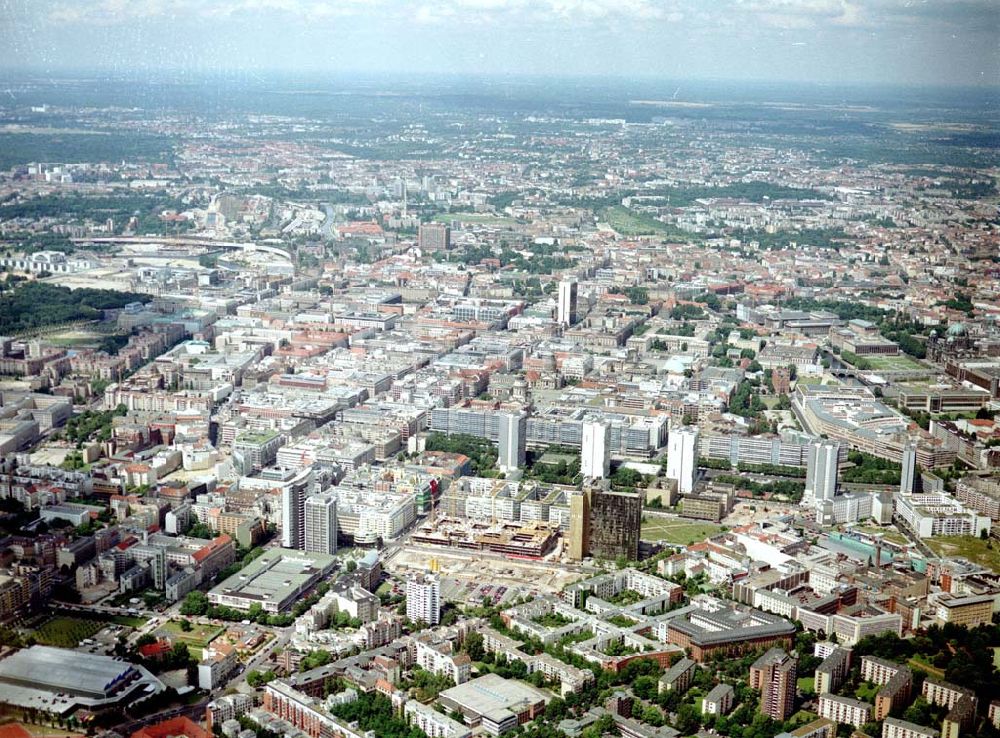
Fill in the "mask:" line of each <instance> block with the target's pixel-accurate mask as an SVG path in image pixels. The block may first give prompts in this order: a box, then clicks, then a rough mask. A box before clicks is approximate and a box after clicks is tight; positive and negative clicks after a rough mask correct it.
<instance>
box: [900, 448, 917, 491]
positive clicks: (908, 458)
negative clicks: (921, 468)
mask: <svg viewBox="0 0 1000 738" xmlns="http://www.w3.org/2000/svg"><path fill="white" fill-rule="evenodd" d="M902 462H903V469H902V472H901V473H900V475H899V491H900V493H902V494H904V495H909V494H912V493H914V492H916V491H917V490H916V487H917V447H916V446H914V445H913V444H911V443H908V444H906V446H905V447H904V448H903V459H902Z"/></svg>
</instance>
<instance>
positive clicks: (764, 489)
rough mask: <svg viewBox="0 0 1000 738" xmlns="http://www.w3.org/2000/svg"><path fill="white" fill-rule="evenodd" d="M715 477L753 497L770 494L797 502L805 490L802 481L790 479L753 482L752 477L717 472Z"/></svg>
mask: <svg viewBox="0 0 1000 738" xmlns="http://www.w3.org/2000/svg"><path fill="white" fill-rule="evenodd" d="M715 479H716V481H718V482H721V483H722V484H731V485H733V486H734V487H736V489H745V490H747V491H748V492H750V493H751V494H752V495H753V496H754V497H763V496H764V495H768V494H771V495H777V496H779V497H783V498H785V499H787V500H788V501H789V502H798V501H799V500H801V499H802V495H803V494H805V491H806V485H805V483H804V482H796V481H793V480H791V479H778V480H775V481H773V482H755V481H753V480H752V479H747V478H746V477H740V476H737V475H735V474H719V475H718V476H717V477H715Z"/></svg>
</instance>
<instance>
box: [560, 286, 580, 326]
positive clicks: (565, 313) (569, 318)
mask: <svg viewBox="0 0 1000 738" xmlns="http://www.w3.org/2000/svg"><path fill="white" fill-rule="evenodd" d="M576 291H577V284H576V282H575V281H572V280H569V281H565V282H560V283H559V304H558V309H557V312H556V320H557V321H558V323H559V324H560V325H566V326H569V325H573V324H574V323H575V322H576Z"/></svg>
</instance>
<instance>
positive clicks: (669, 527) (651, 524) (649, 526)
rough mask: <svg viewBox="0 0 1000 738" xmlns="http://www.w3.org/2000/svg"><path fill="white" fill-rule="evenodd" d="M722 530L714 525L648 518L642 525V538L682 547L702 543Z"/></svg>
mask: <svg viewBox="0 0 1000 738" xmlns="http://www.w3.org/2000/svg"><path fill="white" fill-rule="evenodd" d="M721 530H722V526H721V525H716V524H715V523H688V522H678V521H676V520H672V519H669V518H654V517H653V516H649V518H648V519H647V520H646V521H645V522H644V523H643V524H642V538H643V540H645V541H664V542H666V543H675V544H679V545H682V546H689V545H691V544H692V543H698V542H699V541H703V540H705V539H706V538H708V537H709V536H714V535H715V534H716V533H719V532H720V531H721Z"/></svg>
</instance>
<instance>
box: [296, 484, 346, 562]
mask: <svg viewBox="0 0 1000 738" xmlns="http://www.w3.org/2000/svg"><path fill="white" fill-rule="evenodd" d="M302 547H303V549H304V550H306V551H312V552H313V553H323V554H334V553H337V498H336V497H335V496H333V495H330V494H326V495H310V496H309V497H307V498H306V504H305V540H304V542H303V546H302Z"/></svg>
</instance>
